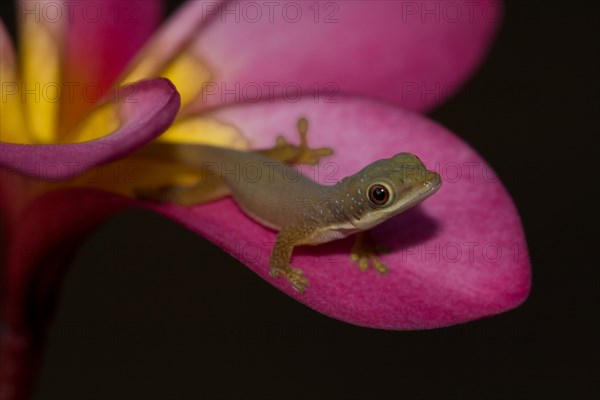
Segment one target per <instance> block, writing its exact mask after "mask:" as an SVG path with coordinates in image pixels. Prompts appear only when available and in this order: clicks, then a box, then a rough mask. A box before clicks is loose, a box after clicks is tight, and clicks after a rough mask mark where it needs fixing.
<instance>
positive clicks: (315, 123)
mask: <svg viewBox="0 0 600 400" xmlns="http://www.w3.org/2000/svg"><path fill="white" fill-rule="evenodd" d="M302 115H304V116H307V117H308V119H309V121H310V125H311V128H310V129H311V131H310V133H309V138H310V139H309V140H310V142H311V144H312V145H313V146H330V147H332V148H333V149H334V151H335V155H334V156H333V157H331V158H328V159H326V160H323V163H322V164H321V167H320V168H319V169H317V170H316V171H317V172H318V179H319V180H320V181H329V182H330V183H332V181H336V180H338V179H341V178H342V177H344V176H346V175H349V174H352V173H354V172H356V171H357V170H359V169H360V168H362V167H363V166H365V165H366V164H368V163H369V162H371V161H374V160H376V159H380V158H384V157H390V156H392V155H393V154H395V153H398V152H404V151H408V152H412V153H414V154H416V155H418V156H419V157H420V158H421V159H422V160H423V161H424V163H425V165H427V166H428V167H430V168H432V169H434V170H438V171H439V172H440V173H441V175H442V179H443V181H444V185H443V187H442V188H441V189H440V191H439V192H438V193H436V194H435V195H434V196H433V197H432V198H430V199H428V200H426V201H425V203H424V204H422V205H421V206H419V207H417V208H416V209H414V210H412V211H409V212H407V213H405V214H403V215H400V216H398V217H396V218H394V219H393V220H391V221H388V222H386V223H385V224H383V225H381V226H379V227H377V228H376V229H375V230H374V237H375V238H376V240H377V241H378V242H379V243H380V244H383V245H384V246H386V247H388V248H390V249H391V250H392V252H391V253H390V254H387V255H384V256H382V257H381V259H382V261H383V262H385V263H386V264H388V266H389V267H390V270H391V271H390V272H389V273H388V274H387V275H385V276H381V275H379V274H377V273H376V272H375V271H373V270H369V271H367V272H366V273H363V272H361V271H360V270H359V269H358V267H357V266H356V265H354V264H353V263H352V262H351V261H350V260H349V251H350V248H351V245H352V240H350V239H348V240H343V241H337V242H333V243H329V244H325V245H321V246H317V247H315V248H300V249H298V250H297V251H296V252H295V256H294V258H293V260H292V263H293V265H295V266H297V267H299V268H302V269H303V270H304V271H305V274H306V276H307V278H308V279H309V280H310V286H309V287H308V289H307V290H306V292H305V293H303V294H301V293H298V292H296V291H295V290H293V289H292V288H291V286H290V285H289V284H288V282H286V281H285V280H284V279H273V278H271V277H270V276H269V275H268V271H269V266H268V259H269V254H270V251H271V249H272V245H273V243H274V241H275V232H273V231H271V230H269V229H267V228H264V227H262V226H261V225H260V224H258V223H256V222H254V221H252V220H251V219H249V218H248V217H247V216H246V215H245V214H244V213H243V212H242V211H240V209H239V208H238V207H237V206H236V205H235V203H234V202H233V201H232V200H231V199H225V200H221V201H218V202H215V203H211V204H207V205H204V206H198V207H194V208H191V209H184V208H181V207H177V206H155V207H153V208H155V209H156V210H157V211H159V212H161V213H164V214H165V215H167V216H170V217H171V218H173V219H175V220H178V221H180V222H181V223H182V224H184V225H185V226H187V227H188V228H189V229H191V230H193V231H195V232H197V233H199V234H201V235H203V236H205V237H207V238H208V239H210V240H211V241H213V242H214V243H216V244H217V245H219V246H221V247H223V248H224V249H225V250H226V251H228V252H230V253H231V254H232V255H233V256H234V257H236V258H238V259H240V261H242V262H243V263H245V264H246V265H247V266H248V267H249V268H251V269H252V270H253V271H255V272H256V273H257V274H258V275H259V276H261V277H262V278H263V279H265V280H267V281H269V282H271V283H272V284H273V285H274V286H276V287H277V288H279V289H280V290H282V291H284V292H285V293H287V294H289V295H290V296H292V297H294V298H295V299H297V300H298V301H300V302H302V303H304V304H306V305H308V306H309V307H311V308H314V309H315V310H317V311H319V312H322V313H324V314H327V315H329V316H332V317H334V318H337V319H340V320H343V321H347V322H350V323H353V324H357V325H363V326H369V327H375V328H386V329H420V328H434V327H439V326H446V325H452V324H457V323H461V322H465V321H469V320H473V319H477V318H482V317H485V316H489V315H493V314H497V313H500V312H503V311H506V310H509V309H511V308H514V307H516V306H518V305H519V304H521V303H522V302H523V301H524V300H525V298H526V297H527V295H528V292H529V286H530V269H529V259H528V256H527V247H526V242H525V238H524V234H523V229H522V227H521V222H520V219H519V216H518V214H517V211H516V209H515V207H514V204H513V203H512V201H511V198H510V196H509V194H508V193H507V192H506V190H505V189H504V187H503V185H502V184H501V183H500V182H499V181H498V179H497V178H496V177H495V175H494V174H493V171H492V170H491V168H490V167H489V165H487V163H486V162H485V160H483V159H482V158H481V157H480V156H479V155H478V154H477V153H476V152H475V151H474V150H473V149H471V148H470V147H469V146H468V145H467V144H465V143H464V142H462V141H461V140H460V139H458V138H457V137H456V136H454V135H453V134H451V133H450V132H448V131H447V130H446V129H445V128H443V127H441V126H439V125H437V124H435V123H433V122H431V121H429V120H427V119H426V118H424V117H422V116H419V115H416V114H413V113H411V112H408V111H400V110H398V109H395V108H391V107H387V106H381V105H377V104H376V103H374V102H372V101H367V100H357V99H352V100H351V99H344V100H343V101H342V102H340V103H338V104H318V103H314V102H312V101H311V100H308V99H307V100H304V101H301V102H298V103H295V104H286V103H283V102H279V103H274V104H260V105H252V106H250V105H247V106H239V107H234V108H229V109H223V110H222V111H218V112H216V113H215V114H214V115H213V116H216V117H217V118H218V119H219V120H220V121H221V122H224V123H228V124H232V125H234V126H237V127H239V128H240V130H241V131H242V132H244V134H245V135H247V136H248V137H249V138H250V139H251V140H252V142H253V143H254V144H255V145H256V146H257V147H268V146H271V145H272V144H273V143H274V141H275V137H276V134H278V133H279V132H282V131H283V132H285V135H286V136H287V138H288V139H289V140H291V141H296V140H297V137H296V134H295V133H294V132H295V128H294V126H295V125H294V124H295V122H296V120H297V118H298V117H299V116H302ZM305 171H306V172H307V174H308V175H309V176H314V174H315V170H314V169H310V168H307V169H305ZM240 179H243V176H242V177H241V178H240ZM244 248H247V249H248V252H245V251H244V250H243V249H244ZM240 249H241V250H240ZM254 250H259V256H256V257H248V256H245V254H248V253H250V254H255V253H254V252H253V251H254ZM315 254H316V255H318V257H315Z"/></svg>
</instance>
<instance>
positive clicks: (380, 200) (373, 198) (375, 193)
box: [369, 183, 390, 206]
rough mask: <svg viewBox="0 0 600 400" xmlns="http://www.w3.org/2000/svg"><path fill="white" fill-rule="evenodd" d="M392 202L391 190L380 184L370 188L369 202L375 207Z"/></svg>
mask: <svg viewBox="0 0 600 400" xmlns="http://www.w3.org/2000/svg"><path fill="white" fill-rule="evenodd" d="M389 200H390V190H389V189H388V188H387V187H385V186H383V185H382V184H380V183H376V184H375V185H373V186H371V187H370V188H369V201H370V202H371V203H373V205H375V206H384V205H385V204H386V203H387V202H388V201H389Z"/></svg>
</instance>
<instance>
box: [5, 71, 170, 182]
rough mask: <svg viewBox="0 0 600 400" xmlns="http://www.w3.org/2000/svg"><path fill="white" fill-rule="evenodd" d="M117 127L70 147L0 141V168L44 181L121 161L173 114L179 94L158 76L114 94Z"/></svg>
mask: <svg viewBox="0 0 600 400" xmlns="http://www.w3.org/2000/svg"><path fill="white" fill-rule="evenodd" d="M116 93H117V95H116V101H117V102H118V103H119V105H120V111H121V113H120V115H121V117H122V119H123V125H122V126H121V127H120V128H119V129H118V130H116V131H114V132H113V133H111V134H110V135H107V136H103V137H101V138H99V139H96V140H91V141H88V142H82V143H72V144H49V145H24V144H13V143H3V142H0V165H1V166H4V167H6V168H8V169H10V170H13V171H16V172H18V173H21V174H23V175H26V176H30V177H33V178H37V179H41V180H44V181H60V180H66V179H70V178H73V177H75V176H78V175H80V174H82V173H84V172H85V171H87V170H88V169H90V168H92V167H95V166H98V165H101V164H105V163H107V162H110V161H113V160H116V159H118V158H121V157H123V156H125V155H127V154H129V153H131V152H132V151H133V150H135V149H137V148H139V147H141V146H142V145H144V144H145V143H147V142H149V141H151V140H152V139H154V138H155V137H157V136H158V135H160V134H161V133H162V132H164V131H165V130H166V129H167V128H168V127H169V125H170V124H171V122H172V121H173V120H174V118H175V116H176V115H177V112H178V110H179V94H178V93H177V90H176V89H175V87H174V86H173V85H172V84H171V82H169V81H168V80H167V79H164V78H157V79H153V80H148V81H143V82H139V83H137V84H133V85H129V86H126V87H123V88H120V89H119V90H118V92H116Z"/></svg>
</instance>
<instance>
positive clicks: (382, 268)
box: [350, 232, 388, 275]
mask: <svg viewBox="0 0 600 400" xmlns="http://www.w3.org/2000/svg"><path fill="white" fill-rule="evenodd" d="M385 253H388V249H386V248H385V247H383V246H377V245H375V244H374V243H373V241H372V240H371V238H370V237H369V234H368V233H366V232H361V233H358V234H357V235H356V241H355V242H354V245H353V246H352V250H351V252H350V259H351V260H352V261H353V262H355V263H356V264H358V267H359V268H360V269H361V271H366V270H367V269H368V268H369V265H372V266H373V268H375V270H376V271H377V272H379V273H380V274H382V275H383V274H386V273H387V272H388V268H387V266H386V265H385V264H384V263H382V262H381V261H379V258H377V256H378V255H380V254H385Z"/></svg>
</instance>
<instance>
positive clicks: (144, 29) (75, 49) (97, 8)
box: [61, 0, 163, 128]
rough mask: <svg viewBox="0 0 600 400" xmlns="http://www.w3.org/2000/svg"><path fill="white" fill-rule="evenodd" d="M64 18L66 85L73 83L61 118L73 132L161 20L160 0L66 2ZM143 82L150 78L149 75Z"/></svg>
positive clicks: (65, 97) (85, 0)
mask: <svg viewBox="0 0 600 400" xmlns="http://www.w3.org/2000/svg"><path fill="white" fill-rule="evenodd" d="M63 8H64V12H63V14H62V15H63V17H64V18H67V19H68V31H67V40H66V46H65V58H64V60H65V64H64V74H63V76H64V81H65V82H68V83H69V84H70V85H75V88H74V90H72V92H70V93H72V96H64V97H63V100H64V101H63V108H62V110H61V112H62V119H63V125H64V126H65V127H66V128H72V127H73V125H74V124H75V123H76V122H78V121H79V120H80V119H81V118H83V116H84V115H85V113H86V112H87V111H88V110H89V109H90V108H91V107H92V106H93V103H94V102H95V100H99V99H100V97H101V96H102V94H104V93H105V92H106V91H107V90H108V89H109V88H110V87H111V85H113V84H114V82H115V80H116V79H117V77H118V76H119V74H121V73H122V72H123V69H124V68H125V66H126V65H127V63H128V62H129V61H130V60H131V59H132V58H133V56H134V55H135V54H136V52H137V51H138V50H139V49H140V48H141V47H142V45H143V44H144V42H145V41H146V40H147V39H148V38H149V37H150V36H151V35H152V33H153V32H154V31H155V29H156V27H157V26H158V24H159V23H160V21H161V19H162V13H163V2H162V1H160V0H137V1H130V0H105V1H92V0H84V1H77V2H68V1H67V2H65V3H64V5H63ZM146 78H151V76H148V77H146Z"/></svg>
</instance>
